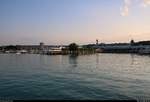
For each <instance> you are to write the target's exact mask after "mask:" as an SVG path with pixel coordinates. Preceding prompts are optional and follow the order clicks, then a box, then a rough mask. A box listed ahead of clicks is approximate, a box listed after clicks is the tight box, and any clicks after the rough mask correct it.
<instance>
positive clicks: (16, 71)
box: [0, 54, 150, 100]
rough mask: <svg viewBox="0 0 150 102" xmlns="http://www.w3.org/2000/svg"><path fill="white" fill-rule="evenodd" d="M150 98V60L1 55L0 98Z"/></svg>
mask: <svg viewBox="0 0 150 102" xmlns="http://www.w3.org/2000/svg"><path fill="white" fill-rule="evenodd" d="M137 97H145V98H150V57H149V56H138V55H130V54H94V55H83V56H68V55H66V56H62V55H58V56H47V55H36V54H35V55H32V54H25V55H16V54H0V98H9V99H72V100H76V99H77V100H80V99H81V100H82V99H89V100H90V99H91V100H95V99H96V100H104V99H106V100H107V99H113V100H114V99H136V98H137Z"/></svg>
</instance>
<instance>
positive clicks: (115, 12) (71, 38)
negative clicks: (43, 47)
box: [0, 0, 150, 45]
mask: <svg viewBox="0 0 150 102" xmlns="http://www.w3.org/2000/svg"><path fill="white" fill-rule="evenodd" d="M149 18H150V0H0V45H10V44H14V45H19V44H39V42H44V43H45V44H49V45H55V44H59V45H61V44H70V43H72V42H75V43H77V44H89V43H95V40H96V39H98V40H99V42H100V43H116V42H130V40H131V39H134V40H135V41H140V40H150V19H149Z"/></svg>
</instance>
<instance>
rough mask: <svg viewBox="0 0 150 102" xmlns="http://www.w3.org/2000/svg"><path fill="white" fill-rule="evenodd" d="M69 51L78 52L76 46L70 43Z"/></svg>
mask: <svg viewBox="0 0 150 102" xmlns="http://www.w3.org/2000/svg"><path fill="white" fill-rule="evenodd" d="M68 47H69V50H70V51H77V50H78V45H77V44H76V43H71V44H70V45H69V46H68Z"/></svg>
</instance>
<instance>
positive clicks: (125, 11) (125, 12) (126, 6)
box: [121, 0, 131, 16]
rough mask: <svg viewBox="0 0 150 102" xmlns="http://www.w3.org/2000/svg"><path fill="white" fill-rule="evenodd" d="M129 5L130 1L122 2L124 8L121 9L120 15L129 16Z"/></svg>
mask: <svg viewBox="0 0 150 102" xmlns="http://www.w3.org/2000/svg"><path fill="white" fill-rule="evenodd" d="M130 5H131V0H124V6H123V8H121V15H122V16H128V15H129V7H130Z"/></svg>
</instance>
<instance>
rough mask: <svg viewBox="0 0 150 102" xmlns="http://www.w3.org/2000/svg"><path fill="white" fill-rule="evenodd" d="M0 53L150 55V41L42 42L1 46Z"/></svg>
mask: <svg viewBox="0 0 150 102" xmlns="http://www.w3.org/2000/svg"><path fill="white" fill-rule="evenodd" d="M0 53H16V54H42V55H68V54H79V55H80V54H81V55H82V54H83V55H84V54H94V53H135V54H141V55H142V54H143V55H149V54H150V41H139V42H134V41H133V40H131V41H130V43H111V44H104V43H98V41H97V40H96V43H95V44H87V45H77V44H76V43H71V44H70V45H45V44H44V43H43V42H41V43H40V44H39V45H9V46H1V47H0Z"/></svg>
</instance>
